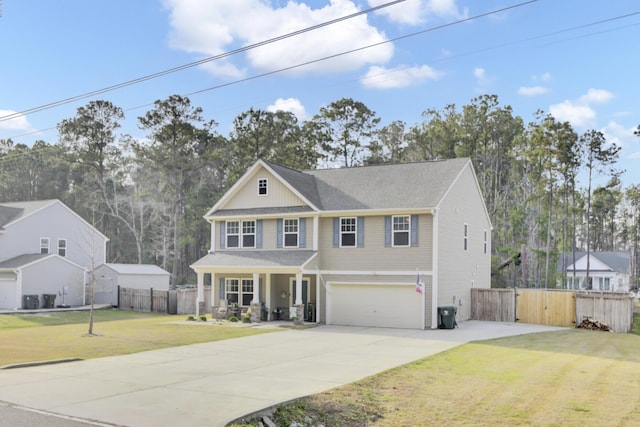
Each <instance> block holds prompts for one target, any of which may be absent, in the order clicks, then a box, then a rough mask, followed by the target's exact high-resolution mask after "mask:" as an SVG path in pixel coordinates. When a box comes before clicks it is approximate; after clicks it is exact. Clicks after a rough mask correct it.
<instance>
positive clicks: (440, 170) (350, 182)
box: [206, 158, 472, 216]
mask: <svg viewBox="0 0 640 427" xmlns="http://www.w3.org/2000/svg"><path fill="white" fill-rule="evenodd" d="M260 165H262V166H263V167H265V168H266V169H267V170H269V171H270V172H271V173H273V174H274V176H275V177H276V178H277V179H279V180H280V181H281V182H282V183H283V184H284V185H285V186H287V187H288V188H289V189H290V190H291V191H292V192H294V193H295V194H296V195H298V196H299V197H300V198H301V199H302V200H305V201H306V202H308V203H309V208H310V210H318V211H349V210H372V209H422V208H434V207H436V206H437V205H438V204H439V202H440V201H441V200H442V198H443V197H444V196H445V194H446V193H447V191H448V190H449V189H450V188H451V186H452V185H453V183H454V182H455V181H456V179H457V178H458V176H460V174H461V173H462V171H463V170H464V169H465V168H466V167H472V166H471V160H470V159H468V158H457V159H448V160H439V161H430V162H419V163H403V164H385V165H375V166H360V167H352V168H338V169H316V170H306V171H298V170H295V169H291V168H288V167H285V166H282V165H279V164H276V163H271V162H267V161H264V160H258V161H257V162H256V163H255V164H254V165H253V166H252V167H251V168H250V169H249V170H248V171H247V173H245V175H243V177H242V178H240V180H238V182H236V184H235V185H234V186H233V187H232V188H231V189H230V190H229V191H228V192H227V193H226V194H225V195H224V196H223V198H222V199H220V200H219V201H218V203H216V204H215V205H214V206H213V207H212V208H211V209H210V210H209V212H208V213H207V215H206V216H213V215H214V214H215V213H216V212H217V211H218V210H219V209H220V208H223V207H224V204H225V203H226V201H227V200H229V199H230V198H231V197H233V194H235V192H236V191H238V190H239V188H240V187H241V186H242V185H243V183H244V182H246V181H247V180H248V179H249V176H250V175H251V174H252V173H253V172H254V171H255V170H256V168H257V167H259V166H260ZM270 209H273V208H270ZM278 209H286V208H278ZM223 211H224V209H221V210H220V212H223ZM224 212H226V211H224ZM243 212H244V213H247V212H246V211H244V210H243Z"/></svg>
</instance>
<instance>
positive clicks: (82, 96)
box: [0, 0, 537, 122]
mask: <svg viewBox="0 0 640 427" xmlns="http://www.w3.org/2000/svg"><path fill="white" fill-rule="evenodd" d="M404 1H406V0H394V1H390V2H388V3H384V4H381V5H379V6H375V7H371V8H369V9H365V10H362V11H359V12H356V13H352V14H351V15H346V16H342V17H340V18H336V19H333V20H331V21H326V22H323V23H321V24H317V25H313V26H311V27H307V28H303V29H301V30H297V31H293V32H291V33H288V34H284V35H281V36H278V37H274V38H271V39H267V40H263V41H261V42H258V43H254V44H251V45H248V46H244V47H241V48H238V49H234V50H231V51H229V52H224V53H221V54H219V55H215V56H210V57H208V58H204V59H201V60H199V61H195V62H191V63H189V64H185V65H180V66H178V67H174V68H169V69H168V70H164V71H160V72H157V73H153V74H148V75H146V76H142V77H138V78H136V79H133V80H128V81H126V82H123V83H118V84H115V85H112V86H107V87H105V88H102V89H97V90H94V91H91V92H87V93H83V94H80V95H76V96H72V97H70V98H66V99H62V100H59V101H55V102H50V103H48V104H43V105H40V106H38V107H33V108H29V109H27V110H23V111H18V112H15V113H11V114H7V115H5V116H0V122H4V121H7V120H11V119H15V118H16V117H19V116H25V115H28V114H32V113H37V112H39V111H43V110H48V109H50V108H54V107H58V106H61V105H65V104H69V103H71V102H75V101H79V100H81V99H86V98H90V97H92V96H95V95H101V94H103V93H106V92H111V91H114V90H116V89H121V88H123V87H127V86H131V85H135V84H138V83H142V82H145V81H147V80H152V79H156V78H158V77H162V76H166V75H167V74H172V73H175V72H178V71H182V70H186V69H188V68H192V67H196V66H198V65H202V64H205V63H207V62H211V61H216V60H219V59H223V58H227V57H229V56H232V55H237V54H238V53H242V52H246V51H248V50H251V49H255V48H257V47H261V46H265V45H268V44H271V43H275V42H277V41H281V40H285V39H288V38H290V37H294V36H298V35H300V34H304V33H307V32H309V31H313V30H317V29H318V28H323V27H326V26H329V25H333V24H336V23H338V22H342V21H346V20H348V19H352V18H355V17H357V16H360V15H366V14H369V13H372V12H375V11H377V10H380V9H383V8H385V7H389V6H393V5H395V4H398V3H402V2H404ZM533 1H537V0H533Z"/></svg>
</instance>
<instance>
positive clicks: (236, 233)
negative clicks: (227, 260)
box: [226, 221, 240, 248]
mask: <svg viewBox="0 0 640 427" xmlns="http://www.w3.org/2000/svg"><path fill="white" fill-rule="evenodd" d="M226 234H227V247H228V248H239V247H240V221H227V230H226Z"/></svg>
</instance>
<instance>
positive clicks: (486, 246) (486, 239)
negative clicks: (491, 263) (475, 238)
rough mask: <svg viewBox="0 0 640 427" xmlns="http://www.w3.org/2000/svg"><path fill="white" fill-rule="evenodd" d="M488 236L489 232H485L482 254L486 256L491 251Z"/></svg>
mask: <svg viewBox="0 0 640 427" xmlns="http://www.w3.org/2000/svg"><path fill="white" fill-rule="evenodd" d="M488 234H489V233H487V230H484V239H483V242H482V253H483V254H485V255H486V254H487V251H488V250H489V240H488V238H487V237H488Z"/></svg>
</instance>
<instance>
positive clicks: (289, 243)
mask: <svg viewBox="0 0 640 427" xmlns="http://www.w3.org/2000/svg"><path fill="white" fill-rule="evenodd" d="M284 247H285V248H297V247H298V218H292V219H285V220H284Z"/></svg>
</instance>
